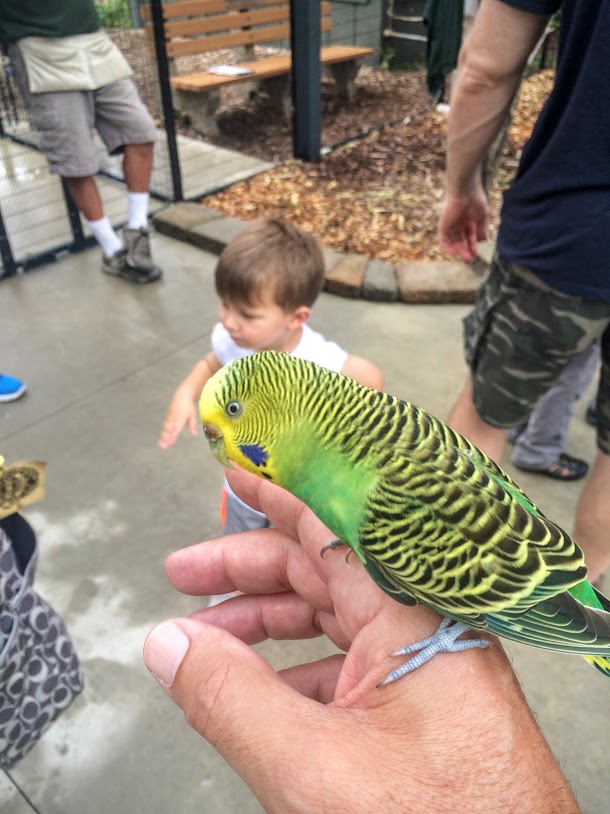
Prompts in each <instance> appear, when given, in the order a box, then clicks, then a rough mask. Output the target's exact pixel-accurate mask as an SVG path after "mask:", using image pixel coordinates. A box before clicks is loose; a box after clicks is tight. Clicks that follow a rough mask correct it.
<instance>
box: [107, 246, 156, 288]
mask: <svg viewBox="0 0 610 814" xmlns="http://www.w3.org/2000/svg"><path fill="white" fill-rule="evenodd" d="M102 271H103V272H104V274H111V275H113V276H114V277H121V279H123V280H127V281H128V282H130V283H136V284H142V283H154V282H155V280H158V279H159V277H160V276H161V269H157V268H155V269H153V272H152V273H151V272H150V271H140V270H138V269H135V268H133V267H132V266H130V265H129V263H128V262H127V249H120V250H119V251H118V252H115V253H114V254H113V255H112V256H111V257H106V255H104V256H103V257H102ZM154 272H157V273H154Z"/></svg>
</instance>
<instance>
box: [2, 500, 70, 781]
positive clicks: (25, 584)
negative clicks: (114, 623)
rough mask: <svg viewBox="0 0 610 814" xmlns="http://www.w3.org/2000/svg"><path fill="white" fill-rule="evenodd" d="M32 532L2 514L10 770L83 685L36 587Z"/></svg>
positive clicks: (56, 619)
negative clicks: (34, 584)
mask: <svg viewBox="0 0 610 814" xmlns="http://www.w3.org/2000/svg"><path fill="white" fill-rule="evenodd" d="M36 553H37V552H36V535H35V534H34V532H33V530H32V528H31V526H30V525H29V523H27V522H26V520H24V518H23V517H21V515H19V514H11V515H9V516H8V517H5V518H4V519H0V767H2V768H4V769H9V768H11V766H13V765H14V764H15V763H16V762H17V761H18V760H20V759H21V758H22V757H23V756H24V755H25V754H26V753H27V752H28V751H29V750H30V749H31V748H32V746H34V744H35V743H36V741H37V740H38V738H39V737H40V736H41V735H42V734H43V733H44V732H45V731H46V730H47V728H48V727H49V726H50V725H51V723H52V722H53V721H54V720H55V719H56V718H57V717H58V715H60V713H61V712H63V710H64V709H66V708H67V707H68V706H69V705H70V703H71V702H72V701H73V699H74V698H75V697H76V696H77V695H78V693H79V692H80V691H81V690H82V688H83V681H82V676H81V670H80V665H79V662H78V658H77V656H76V653H75V652H74V646H73V645H72V641H71V640H70V637H69V635H68V632H67V630H66V628H65V625H64V623H63V621H62V619H61V617H60V616H58V615H57V613H56V612H55V611H54V610H53V608H52V607H51V606H50V605H49V604H48V603H47V602H46V601H45V600H44V599H43V598H42V597H41V596H39V595H38V594H37V593H36V591H35V590H34V588H33V587H32V586H33V582H34V571H35V568H36Z"/></svg>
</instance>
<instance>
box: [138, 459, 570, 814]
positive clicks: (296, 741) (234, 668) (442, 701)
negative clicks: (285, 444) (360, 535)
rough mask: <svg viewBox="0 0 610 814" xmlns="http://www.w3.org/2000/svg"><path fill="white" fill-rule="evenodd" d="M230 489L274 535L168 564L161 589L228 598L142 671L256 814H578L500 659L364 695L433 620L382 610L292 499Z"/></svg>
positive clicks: (161, 646) (257, 485)
mask: <svg viewBox="0 0 610 814" xmlns="http://www.w3.org/2000/svg"><path fill="white" fill-rule="evenodd" d="M229 479H230V481H231V486H232V488H233V489H234V490H235V491H236V492H237V494H238V495H239V496H240V497H241V498H242V499H244V500H246V501H247V502H248V503H249V504H250V505H252V506H253V507H254V508H257V509H259V510H260V511H263V512H264V513H265V514H266V515H267V517H268V518H269V520H270V521H271V522H272V523H273V524H275V526H276V528H272V529H265V530H261V531H254V532H246V533H243V534H239V535H232V536H227V537H224V538H222V539H219V540H212V541H209V542H206V543H201V544H199V545H195V546H192V547H190V548H186V549H183V550H181V551H177V552H175V553H174V554H172V555H171V556H170V557H169V558H168V560H167V563H166V571H167V575H168V577H169V580H170V582H171V583H172V584H173V585H174V586H176V587H177V588H178V589H179V590H181V591H183V592H185V593H188V594H193V595H207V594H218V593H225V592H227V591H232V590H239V591H242V592H243V595H241V596H238V597H236V598H234V599H230V600H228V601H226V602H224V603H222V604H221V605H217V606H215V607H211V608H207V609H205V610H202V611H199V612H197V613H195V614H193V616H192V617H191V618H189V619H174V620H171V621H168V622H164V623H162V624H161V625H159V626H157V627H156V628H155V629H154V630H153V631H152V632H151V634H150V635H149V637H148V639H147V641H146V644H145V648H144V658H145V661H146V664H147V666H148V668H149V670H150V671H151V672H152V673H153V675H154V676H155V677H156V678H157V680H158V681H159V683H160V684H161V686H162V687H163V689H164V690H165V691H166V692H167V694H168V695H169V696H170V697H171V698H172V699H173V700H174V701H175V702H176V703H177V704H178V705H179V706H180V707H182V709H183V710H184V712H185V715H186V718H187V720H188V722H189V723H190V725H191V726H192V727H193V728H194V729H195V730H196V731H197V732H199V733H200V734H201V735H202V736H203V737H204V738H206V739H207V740H209V741H210V743H212V744H213V745H214V746H215V748H216V749H218V751H219V752H220V753H221V754H222V756H223V757H224V758H225V759H226V760H227V762H228V763H229V764H230V765H231V766H232V767H233V768H234V769H235V771H236V772H237V773H238V774H239V775H241V777H242V778H243V779H244V780H245V782H246V783H247V784H248V785H249V786H250V788H251V789H252V791H253V792H254V794H255V795H256V796H257V797H258V799H259V800H260V802H261V803H262V805H263V806H264V807H265V810H266V811H268V812H278V814H279V813H280V812H281V814H292V813H294V814H297V812H303V813H305V812H307V814H309V812H322V811H332V812H337V814H340V812H346V814H347V812H349V814H359V812H362V814H364V813H365V812H366V814H370V812H371V811H377V810H380V811H383V812H384V814H399V812H400V814H409V813H410V812H413V814H415V813H416V812H417V814H421V812H422V811H426V812H427V814H446V812H447V811H451V810H452V809H453V808H460V809H461V810H467V811H468V812H469V813H470V814H478V812H481V813H482V812H485V814H488V812H489V811H493V812H494V814H531V812H532V811H536V813H537V814H577V812H578V807H577V805H576V803H575V801H574V798H573V796H572V794H571V792H570V790H569V788H568V786H567V784H566V782H565V780H564V778H563V777H562V775H561V772H560V770H559V768H558V766H557V764H556V762H555V760H554V758H553V756H552V754H551V753H550V751H549V749H548V746H547V744H546V743H545V741H544V739H543V737H542V735H541V733H540V730H539V729H538V727H537V725H536V723H535V721H534V719H533V717H532V715H531V713H530V711H529V708H528V707H527V704H526V702H525V700H524V698H523V696H522V693H521V690H520V687H519V685H518V682H517V681H516V679H515V676H514V674H513V672H512V670H511V668H510V666H509V664H508V662H507V659H506V657H505V655H504V653H503V651H502V648H501V647H500V646H499V645H498V644H496V645H495V646H494V647H492V648H490V649H487V650H479V649H477V650H469V651H467V652H464V653H460V654H441V655H438V656H436V657H435V658H434V659H432V661H431V662H430V663H428V664H426V665H424V666H423V667H421V668H419V669H417V670H415V671H414V672H413V673H411V674H410V675H409V676H407V677H405V678H403V679H401V680H400V681H398V682H396V683H395V684H392V685H390V686H387V687H383V688H378V687H377V686H376V685H377V683H378V682H379V680H380V679H382V678H383V677H384V676H385V675H387V673H388V671H389V669H390V668H391V667H392V666H394V664H395V660H394V659H392V658H391V657H390V656H389V655H388V654H389V653H391V652H392V651H394V650H395V649H396V648H397V647H399V646H401V645H403V644H405V643H407V642H411V641H416V640H418V639H421V638H423V637H424V636H427V635H429V634H431V633H432V632H433V631H434V630H435V628H436V626H437V623H438V617H437V616H436V615H435V614H432V613H431V612H429V611H427V610H426V609H424V608H422V607H415V608H407V607H404V606H402V605H400V604H399V603H398V602H395V601H394V600H392V599H390V598H389V597H388V596H386V595H385V594H384V593H383V592H382V591H381V590H380V589H379V588H378V587H377V585H376V584H375V583H374V582H373V580H372V579H371V578H370V577H369V576H368V574H367V573H366V571H365V570H364V568H363V567H362V565H361V564H360V562H359V561H358V560H357V558H356V557H353V556H352V557H350V558H349V559H348V560H346V557H345V554H344V553H343V552H344V549H339V550H338V551H336V552H333V553H328V554H327V555H326V556H325V557H324V558H322V557H320V549H321V548H322V547H323V546H324V545H326V544H327V543H329V542H330V541H331V540H332V539H333V535H332V534H331V533H330V532H329V531H328V530H327V529H326V528H325V527H324V526H323V525H322V524H321V523H320V521H319V520H318V519H317V518H316V517H315V516H314V515H313V514H312V513H311V512H310V511H309V510H308V509H307V508H306V507H305V506H304V505H303V504H302V503H300V502H299V501H297V500H296V498H294V497H292V496H291V495H289V494H288V493H287V492H284V491H283V490H281V489H279V488H278V487H276V486H274V485H273V484H271V483H268V482H266V481H263V480H260V479H258V478H256V477H254V476H252V475H248V474H247V473H245V472H242V471H236V472H230V473H229ZM322 633H324V634H326V635H327V636H328V637H329V638H330V639H331V640H332V641H333V642H334V643H335V644H336V645H337V647H338V648H339V649H340V650H341V651H343V653H338V654H337V655H334V656H331V657H329V658H326V659H323V660H321V661H319V662H316V663H312V664H301V665H297V666H295V667H292V668H290V669H287V670H283V671H281V672H280V673H277V672H275V671H274V670H273V669H272V668H271V666H270V665H269V664H268V663H267V662H266V661H264V659H262V658H261V657H260V656H259V655H258V654H257V653H256V652H254V651H253V650H252V649H251V648H250V646H249V645H251V644H254V643H256V642H261V641H264V640H265V639H268V638H271V639H303V638H308V637H312V636H318V635H320V634H322Z"/></svg>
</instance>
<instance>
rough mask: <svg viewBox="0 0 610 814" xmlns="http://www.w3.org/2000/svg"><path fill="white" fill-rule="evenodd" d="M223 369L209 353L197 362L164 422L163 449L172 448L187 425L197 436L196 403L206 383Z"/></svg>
mask: <svg viewBox="0 0 610 814" xmlns="http://www.w3.org/2000/svg"><path fill="white" fill-rule="evenodd" d="M221 367H222V365H221V364H220V362H219V361H218V358H217V357H216V355H215V354H214V353H208V355H207V356H206V357H205V358H203V359H201V360H200V361H199V362H197V364H196V365H195V367H194V368H193V369H192V370H191V372H190V373H189V374H188V376H187V377H186V379H184V381H183V382H182V384H180V385H179V386H178V388H177V390H176V392H175V393H174V396H173V398H172V400H171V403H170V405H169V409H168V411H167V415H166V416H165V421H164V422H163V429H162V430H161V436H160V438H159V446H160V447H161V449H167V448H168V447H171V446H172V444H173V443H174V442H175V440H176V438H177V437H178V436H179V435H180V432H181V431H182V428H183V427H184V426H185V425H188V428H189V430H190V432H191V435H196V433H197V425H198V423H199V418H198V416H197V407H196V401H197V400H198V398H199V396H200V395H201V391H202V390H203V388H204V385H205V383H206V382H207V381H208V379H211V378H212V376H213V375H214V374H215V373H216V372H217V371H218V370H220V368H221Z"/></svg>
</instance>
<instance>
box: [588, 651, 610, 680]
mask: <svg viewBox="0 0 610 814" xmlns="http://www.w3.org/2000/svg"><path fill="white" fill-rule="evenodd" d="M583 658H584V660H585V661H588V662H589V664H592V665H593V666H594V667H595V669H596V670H599V671H600V673H603V674H604V675H605V676H608V678H610V658H608V659H606V658H602V656H583Z"/></svg>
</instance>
